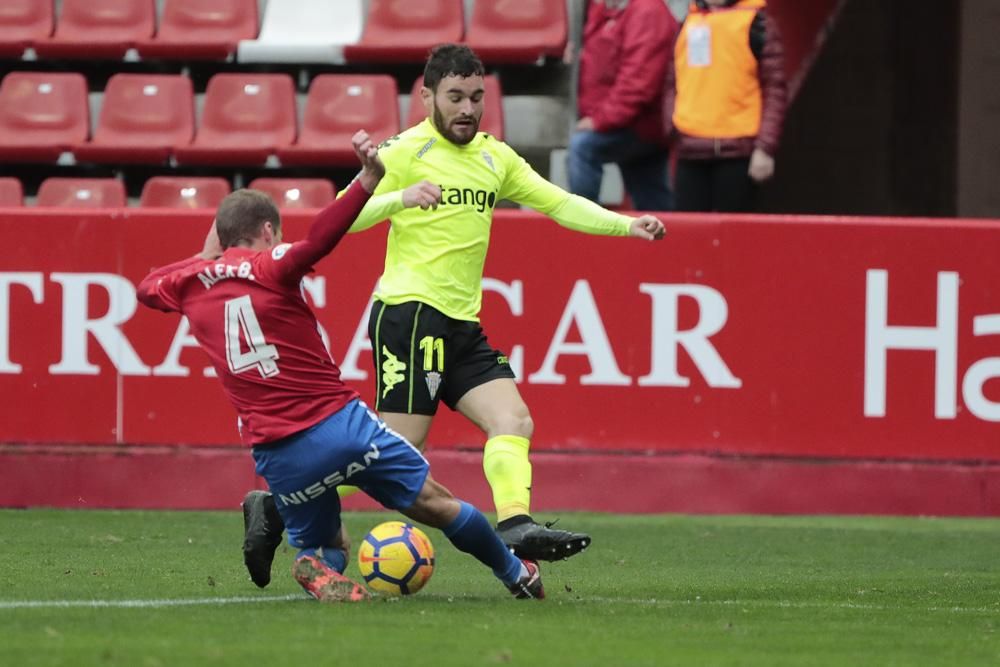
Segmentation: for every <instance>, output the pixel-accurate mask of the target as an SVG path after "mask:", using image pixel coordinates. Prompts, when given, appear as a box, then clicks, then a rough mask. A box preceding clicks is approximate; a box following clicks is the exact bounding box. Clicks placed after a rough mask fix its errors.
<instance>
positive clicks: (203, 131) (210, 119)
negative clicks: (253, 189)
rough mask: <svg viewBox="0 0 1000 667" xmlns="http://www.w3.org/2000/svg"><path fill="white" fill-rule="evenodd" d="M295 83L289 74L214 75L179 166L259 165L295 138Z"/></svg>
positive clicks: (180, 153) (178, 151)
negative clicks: (189, 143) (195, 128)
mask: <svg viewBox="0 0 1000 667" xmlns="http://www.w3.org/2000/svg"><path fill="white" fill-rule="evenodd" d="M295 131H296V109H295V84H294V83H293V82H292V77H290V76H288V75H287V74H216V75H215V76H213V77H212V78H211V79H210V80H209V82H208V89H207V90H206V92H205V106H204V109H203V111H202V116H201V124H200V126H199V127H198V129H197V131H196V133H195V137H194V142H192V143H191V145H189V146H186V147H179V148H177V149H176V150H175V151H174V155H175V157H176V158H177V162H178V163H179V164H216V165H263V164H264V163H265V162H266V161H267V159H268V157H270V156H271V155H273V154H275V153H276V151H277V150H278V149H279V148H285V147H287V146H289V145H291V143H292V142H293V141H295Z"/></svg>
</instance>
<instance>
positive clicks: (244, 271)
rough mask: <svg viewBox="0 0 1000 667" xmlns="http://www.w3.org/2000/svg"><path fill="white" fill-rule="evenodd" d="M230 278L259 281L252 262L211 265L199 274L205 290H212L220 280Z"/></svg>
mask: <svg viewBox="0 0 1000 667" xmlns="http://www.w3.org/2000/svg"><path fill="white" fill-rule="evenodd" d="M229 278H242V279H244V280H257V278H256V276H254V274H253V267H252V266H251V265H250V262H240V263H239V264H222V263H219V264H210V265H209V266H206V267H205V268H204V269H202V270H201V271H199V272H198V280H200V281H201V284H202V285H204V286H205V289H210V288H211V287H212V286H213V285H215V284H216V283H217V282H219V281H220V280H228V279H229Z"/></svg>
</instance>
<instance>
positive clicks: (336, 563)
mask: <svg viewBox="0 0 1000 667" xmlns="http://www.w3.org/2000/svg"><path fill="white" fill-rule="evenodd" d="M303 556H312V557H313V558H318V559H320V560H321V561H323V562H324V563H326V564H327V565H329V566H330V567H332V568H333V569H334V570H336V571H337V572H339V573H341V574H343V573H344V570H345V569H347V554H345V553H344V552H343V551H341V550H340V549H335V548H333V547H329V548H324V549H323V550H322V551H320V550H319V549H314V548H312V547H309V548H307V549H302V550H301V551H299V553H298V555H297V556H296V558H302V557H303Z"/></svg>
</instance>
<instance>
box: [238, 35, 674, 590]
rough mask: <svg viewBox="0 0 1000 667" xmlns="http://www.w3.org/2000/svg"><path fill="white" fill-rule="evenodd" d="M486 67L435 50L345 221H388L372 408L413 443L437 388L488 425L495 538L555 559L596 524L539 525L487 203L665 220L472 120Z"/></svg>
mask: <svg viewBox="0 0 1000 667" xmlns="http://www.w3.org/2000/svg"><path fill="white" fill-rule="evenodd" d="M483 75H484V69H483V65H482V63H481V62H480V60H479V58H478V57H477V56H476V55H475V53H473V52H472V50H470V49H469V48H468V47H467V46H464V45H456V44H445V45H442V46H439V47H437V48H435V49H434V51H433V52H432V53H431V56H430V58H429V60H428V62H427V65H426V67H425V70H424V87H423V89H422V90H421V97H422V100H423V103H424V106H425V107H426V109H427V116H428V117H427V119H426V120H424V121H423V122H421V123H419V124H417V125H415V126H414V127H411V128H409V129H408V130H406V131H405V132H402V133H401V134H400V135H398V136H396V137H392V138H390V139H387V140H386V141H384V142H383V143H382V144H381V146H380V147H379V157H380V158H381V159H382V161H383V163H384V164H385V166H386V175H385V177H384V178H383V179H382V181H381V183H380V184H379V186H378V188H377V189H376V190H375V193H374V194H373V196H372V198H371V199H370V200H369V202H368V204H367V205H366V206H365V207H364V209H362V211H361V214H360V215H359V216H358V218H357V221H356V222H355V223H354V225H353V226H352V227H351V230H350V231H351V232H356V231H361V230H364V229H367V228H369V227H371V226H373V225H375V224H377V223H379V222H381V221H382V220H386V219H389V220H391V228H390V231H389V240H388V245H387V248H386V258H385V270H384V273H383V274H382V277H381V279H380V280H379V283H378V286H377V287H376V289H375V302H374V305H373V307H372V311H371V317H370V320H369V324H368V334H369V338H370V339H371V342H372V352H373V360H374V364H375V377H376V385H375V388H376V409H377V410H378V412H379V416H380V417H381V418H382V419H383V420H384V421H385V423H386V424H387V425H388V426H389V428H391V429H392V430H393V431H395V432H397V433H399V434H401V435H403V436H404V437H405V438H406V439H407V440H409V441H410V442H411V443H413V444H414V445H415V446H417V447H418V448H421V449H422V448H423V446H424V442H425V440H426V438H427V433H428V432H429V430H430V427H431V421H432V419H433V417H434V414H435V412H436V411H437V407H438V403H439V402H440V401H442V400H443V401H444V402H445V404H446V405H447V406H448V407H449V408H451V409H453V410H458V411H459V412H460V413H461V414H463V415H464V416H465V417H467V418H468V419H469V420H471V421H472V422H473V423H474V424H476V426H478V427H479V428H480V429H482V430H483V432H484V433H485V435H486V445H485V449H484V452H483V469H484V471H485V473H486V479H487V481H488V482H489V484H490V487H491V489H492V492H493V500H494V504H495V505H496V510H497V519H498V523H497V531H498V532H499V534H500V536H501V538H502V539H503V540H504V542H505V543H506V544H507V545H508V546H509V547H510V548H511V549H513V550H514V553H516V554H517V555H518V556H519V557H521V558H526V559H529V560H559V559H563V558H568V557H569V556H572V555H574V554H576V553H579V552H580V551H582V550H583V549H585V548H586V547H587V546H588V545H589V544H590V536H589V535H585V534H583V533H574V532H569V531H564V530H557V529H553V528H551V526H549V525H540V524H538V523H536V522H535V521H534V520H532V518H531V516H530V514H529V508H530V501H531V463H530V462H529V460H528V449H529V445H530V441H531V435H532V430H533V423H532V419H531V414H530V412H529V411H528V407H527V405H525V403H524V401H523V400H522V398H521V395H520V392H519V391H518V389H517V384H516V383H515V382H514V373H513V371H512V370H511V368H510V365H509V364H508V362H507V355H506V354H504V353H503V352H501V351H499V350H496V349H493V348H492V347H491V346H490V345H489V344H488V342H487V339H486V335H485V334H484V333H483V330H482V328H481V326H480V323H479V310H480V305H481V303H482V277H483V265H484V263H485V261H486V251H487V248H488V246H489V239H490V228H491V225H492V222H493V209H494V207H495V205H496V203H497V202H499V201H500V200H503V199H509V200H511V201H514V202H516V203H519V204H523V205H525V206H529V207H531V208H533V209H535V210H536V211H539V212H541V213H544V214H546V215H548V216H550V217H552V218H553V219H554V220H555V221H556V222H558V223H559V224H560V225H562V226H564V227H568V228H570V229H573V230H577V231H581V232H585V233H590V234H602V235H606V236H633V237H637V238H640V239H646V240H656V239H661V238H663V235H664V231H665V230H664V226H663V223H662V222H660V221H659V220H658V219H656V218H655V217H653V216H649V215H643V216H640V217H637V218H633V217H629V216H625V215H620V214H617V213H613V212H611V211H608V210H606V209H604V208H601V207H600V206H598V205H597V204H594V203H592V202H590V201H588V200H586V199H584V198H582V197H578V196H575V195H571V194H569V193H568V192H566V191H565V190H563V189H561V188H559V187H557V186H555V185H553V184H551V183H549V182H548V181H546V180H545V179H543V178H542V177H541V176H539V175H538V174H537V173H536V172H535V171H534V170H533V169H532V168H531V167H530V166H529V165H528V163H527V162H526V161H525V160H524V159H523V158H522V157H520V156H519V155H518V154H517V153H516V152H514V150H513V149H511V148H510V147H509V146H507V144H505V143H503V142H502V141H498V140H497V139H496V138H495V137H493V136H490V135H489V134H486V133H482V132H479V121H480V118H481V117H482V113H483V95H484V82H483ZM410 184H414V185H410ZM267 501H268V497H267V495H266V494H264V493H263V492H259V491H258V492H251V493H250V494H248V496H247V499H246V500H245V501H244V518H245V520H246V528H247V535H246V541H245V543H244V556H245V560H246V563H247V566H248V568H249V569H250V572H251V577H252V578H253V579H254V581H255V582H257V583H258V585H261V584H260V582H259V581H258V577H257V576H254V569H255V567H254V565H253V564H252V563H256V565H257V568H258V569H260V567H261V566H262V565H263V564H264V563H265V562H266V565H267V569H268V576H269V569H270V559H271V558H273V553H274V549H275V548H276V547H277V544H278V543H279V542H280V530H278V526H277V525H276V524H277V522H278V521H280V519H278V518H277V517H276V513H272V512H270V511H269V510H270V508H269V507H268V504H269V503H268V502H267ZM275 532H277V538H276V537H275ZM268 551H269V553H268Z"/></svg>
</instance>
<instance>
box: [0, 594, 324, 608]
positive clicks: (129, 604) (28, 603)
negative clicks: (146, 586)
mask: <svg viewBox="0 0 1000 667" xmlns="http://www.w3.org/2000/svg"><path fill="white" fill-rule="evenodd" d="M308 599H309V598H307V597H306V596H305V595H304V594H302V593H297V594H293V595H269V596H264V597H232V598H193V599H180V600H0V609H70V608H73V607H85V608H98V607H108V608H123V609H136V608H138V609H143V608H146V609H160V608H163V607H195V606H199V605H225V604H254V603H257V602H290V601H292V600H308Z"/></svg>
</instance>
